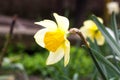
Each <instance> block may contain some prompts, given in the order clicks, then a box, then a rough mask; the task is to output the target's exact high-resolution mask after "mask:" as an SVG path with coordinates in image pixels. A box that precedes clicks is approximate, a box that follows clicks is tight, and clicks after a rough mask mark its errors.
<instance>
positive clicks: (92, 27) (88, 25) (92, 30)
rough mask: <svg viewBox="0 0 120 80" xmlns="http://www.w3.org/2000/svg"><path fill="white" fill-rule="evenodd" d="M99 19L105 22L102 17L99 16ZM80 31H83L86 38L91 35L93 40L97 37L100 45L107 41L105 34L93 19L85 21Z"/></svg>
mask: <svg viewBox="0 0 120 80" xmlns="http://www.w3.org/2000/svg"><path fill="white" fill-rule="evenodd" d="M98 20H99V21H100V22H101V23H103V20H102V19H101V18H98ZM80 32H82V34H83V36H84V37H85V38H87V37H89V38H90V39H91V40H92V41H94V39H96V41H97V44H98V45H103V44H104V42H105V39H104V37H103V35H102V34H101V32H100V31H99V30H98V28H97V25H96V24H95V23H94V22H93V21H92V20H87V21H85V22H84V23H83V26H82V27H81V28H80Z"/></svg>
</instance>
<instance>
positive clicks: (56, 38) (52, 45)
mask: <svg viewBox="0 0 120 80" xmlns="http://www.w3.org/2000/svg"><path fill="white" fill-rule="evenodd" d="M64 36H65V33H64V32H63V31H62V30H60V29H57V30H56V31H53V32H46V34H45V38H44V43H45V48H46V49H48V50H49V51H52V52H55V51H56V49H57V48H58V47H59V46H60V45H61V44H62V43H63V42H64V41H65V38H64Z"/></svg>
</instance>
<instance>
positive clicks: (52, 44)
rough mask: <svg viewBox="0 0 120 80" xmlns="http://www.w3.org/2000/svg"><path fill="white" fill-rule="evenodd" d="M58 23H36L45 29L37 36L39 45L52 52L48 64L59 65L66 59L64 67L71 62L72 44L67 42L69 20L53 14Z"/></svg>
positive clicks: (49, 21)
mask: <svg viewBox="0 0 120 80" xmlns="http://www.w3.org/2000/svg"><path fill="white" fill-rule="evenodd" d="M53 16H54V17H55V20H56V23H55V22H54V21H52V20H47V19H46V20H43V21H40V22H35V24H38V25H41V26H43V27H45V28H43V29H41V30H39V31H38V32H37V33H36V34H35V35H34V38H35V41H36V42H37V44H38V45H40V46H41V47H43V48H46V49H47V50H49V51H50V53H49V56H48V58H47V61H46V64H47V65H51V64H54V63H57V62H58V61H60V60H61V59H62V58H63V57H64V66H66V65H67V64H68V62H69V58H70V55H69V53H70V43H69V41H68V40H67V34H68V28H69V20H68V19H67V18H66V17H63V16H60V15H58V14H57V13H53Z"/></svg>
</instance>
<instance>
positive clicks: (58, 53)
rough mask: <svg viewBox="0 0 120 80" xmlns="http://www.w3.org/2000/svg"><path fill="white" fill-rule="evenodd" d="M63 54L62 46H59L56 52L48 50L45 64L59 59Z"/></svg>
mask: <svg viewBox="0 0 120 80" xmlns="http://www.w3.org/2000/svg"><path fill="white" fill-rule="evenodd" d="M63 56H64V47H63V46H60V47H59V48H58V49H57V50H56V52H50V53H49V56H48V58H47V61H46V64H47V65H51V64H54V63H57V62H58V61H60V60H61V59H62V58H63Z"/></svg>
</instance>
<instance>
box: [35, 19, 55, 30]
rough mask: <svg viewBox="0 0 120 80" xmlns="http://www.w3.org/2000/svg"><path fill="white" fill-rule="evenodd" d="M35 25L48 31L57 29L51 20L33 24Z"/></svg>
mask: <svg viewBox="0 0 120 80" xmlns="http://www.w3.org/2000/svg"><path fill="white" fill-rule="evenodd" d="M35 24H38V25H41V26H43V27H46V28H48V29H50V30H54V29H57V25H56V23H55V22H54V21H52V20H43V21H40V22H35Z"/></svg>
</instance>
